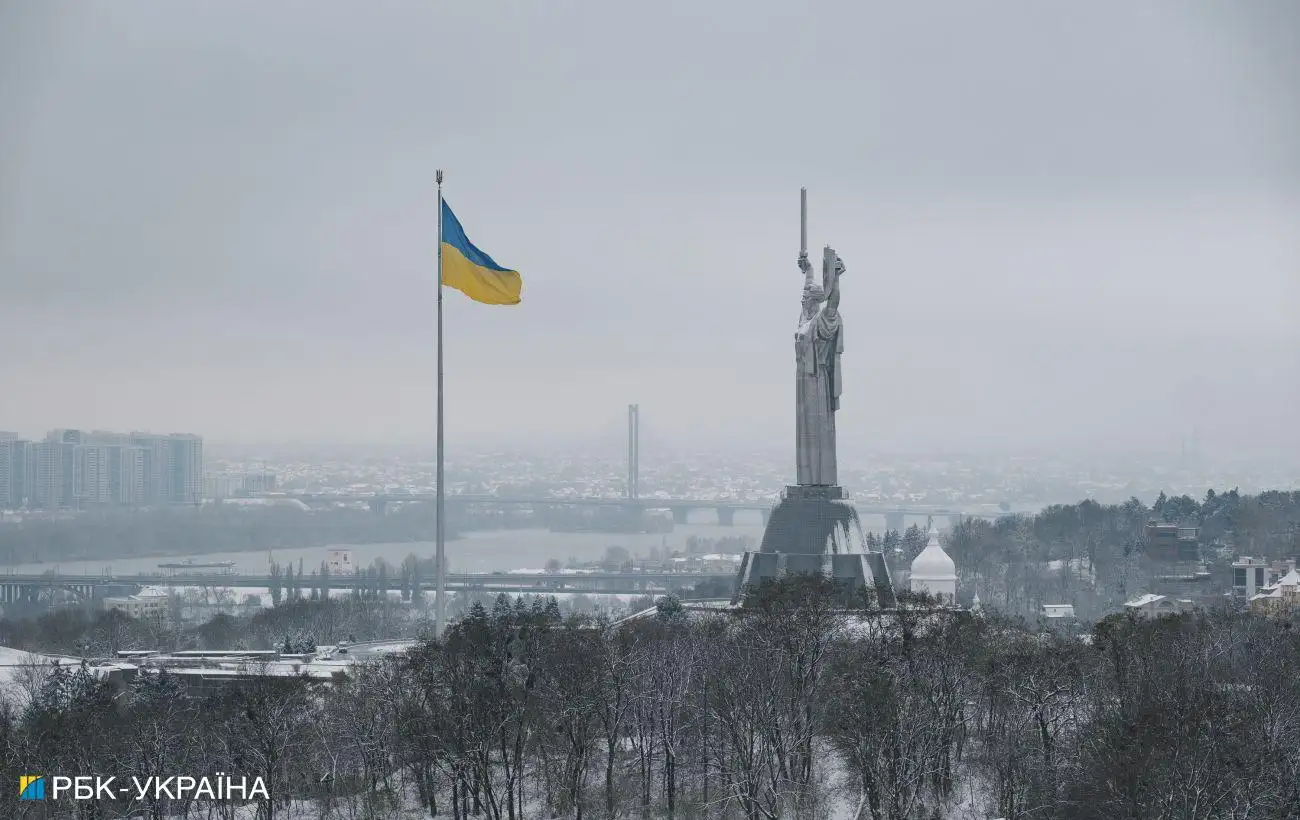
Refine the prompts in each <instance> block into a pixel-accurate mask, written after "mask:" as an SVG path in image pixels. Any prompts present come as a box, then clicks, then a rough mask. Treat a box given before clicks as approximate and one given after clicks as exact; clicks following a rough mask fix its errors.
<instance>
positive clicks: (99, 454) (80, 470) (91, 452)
mask: <svg viewBox="0 0 1300 820" xmlns="http://www.w3.org/2000/svg"><path fill="white" fill-rule="evenodd" d="M74 447H75V452H76V476H77V479H78V481H77V482H76V499H77V506H82V505H85V504H107V503H108V502H109V501H110V500H112V499H111V498H110V496H109V490H108V478H109V467H108V447H106V446H105V445H103V444H77V445H74Z"/></svg>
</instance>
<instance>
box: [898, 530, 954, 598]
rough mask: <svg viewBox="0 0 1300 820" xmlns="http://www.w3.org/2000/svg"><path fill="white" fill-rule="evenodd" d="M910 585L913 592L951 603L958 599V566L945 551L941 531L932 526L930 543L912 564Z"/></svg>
mask: <svg viewBox="0 0 1300 820" xmlns="http://www.w3.org/2000/svg"><path fill="white" fill-rule="evenodd" d="M909 583H910V584H911V588H912V591H913V592H924V593H926V594H929V595H933V596H934V597H936V598H938V599H939V600H941V601H946V602H948V603H951V602H952V601H953V600H954V599H955V598H956V597H957V565H956V564H955V563H953V560H952V559H951V558H949V557H948V553H946V552H944V551H943V546H942V545H941V544H940V543H939V530H938V529H937V528H936V527H935V526H934V525H933V524H931V525H930V542H929V543H928V544H926V545H925V549H923V550H921V554H920V555H918V556H916V560H915V561H913V562H912V572H911V575H910V576H909Z"/></svg>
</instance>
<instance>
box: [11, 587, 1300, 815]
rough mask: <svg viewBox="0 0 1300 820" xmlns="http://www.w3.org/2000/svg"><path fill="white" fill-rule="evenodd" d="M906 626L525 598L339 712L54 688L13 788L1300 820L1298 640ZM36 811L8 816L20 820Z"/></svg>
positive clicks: (801, 607)
mask: <svg viewBox="0 0 1300 820" xmlns="http://www.w3.org/2000/svg"><path fill="white" fill-rule="evenodd" d="M904 600H905V603H907V604H908V605H907V606H904V607H902V608H901V609H899V610H897V611H880V610H876V609H870V608H865V609H846V608H845V607H843V606H841V605H840V604H841V603H842V601H841V600H840V596H839V593H838V591H837V589H836V588H835V587H834V586H833V585H831V584H829V582H826V581H824V580H822V579H820V578H816V577H803V578H793V579H787V580H785V581H782V582H779V583H769V584H767V585H765V586H763V587H761V588H759V589H758V590H755V591H754V592H752V593H751V594H750V595H749V596H747V598H746V600H745V602H744V605H743V607H742V608H741V609H740V611H738V612H718V611H713V612H710V611H703V610H700V611H696V610H692V609H690V608H689V605H684V604H683V603H682V602H680V601H677V600H675V599H671V598H669V599H663V600H661V602H660V604H659V605H658V607H657V608H656V611H655V612H654V614H653V615H652V616H651V617H647V618H642V619H637V620H634V621H630V622H626V623H622V624H615V623H611V622H609V621H607V620H600V619H593V618H590V617H586V616H578V615H570V616H567V617H566V616H565V615H563V614H562V613H561V612H560V609H559V607H558V605H556V604H555V602H554V601H553V600H552V601H549V602H545V601H542V600H536V601H534V602H533V603H532V604H526V603H524V602H523V601H522V600H515V601H511V600H510V599H508V598H506V597H505V596H500V597H499V598H498V599H497V600H496V601H495V602H494V603H493V604H492V605H491V606H483V605H482V604H476V605H474V606H473V607H471V609H470V610H469V612H468V613H467V614H466V615H465V617H463V618H462V619H460V620H459V621H458V622H456V623H455V624H454V625H453V626H452V627H451V628H450V629H449V630H448V632H447V634H446V635H445V636H444V637H443V639H442V640H440V641H439V640H433V639H432V638H427V639H425V640H422V641H421V642H420V643H419V644H418V645H417V647H416V648H415V649H414V650H412V651H411V652H409V653H407V654H406V655H404V656H401V657H396V658H393V659H392V660H391V661H389V662H384V663H376V664H371V665H367V666H364V667H355V668H354V669H353V670H352V671H351V672H350V673H349V674H348V676H347V677H346V678H344V679H342V680H339V681H335V682H332V683H329V684H324V685H323V684H318V683H313V682H311V681H309V680H307V679H303V678H279V679H276V678H252V679H250V680H249V681H248V682H246V683H244V684H242V685H239V686H230V687H228V688H227V689H225V690H223V691H220V692H217V693H213V694H209V695H206V696H204V697H201V698H196V697H190V696H186V693H185V690H184V689H183V688H182V687H181V686H180V685H179V683H178V682H177V681H175V680H172V679H170V678H169V676H166V675H159V676H149V677H143V678H140V679H138V680H137V682H135V683H133V684H132V685H131V686H130V687H129V689H128V690H127V692H126V693H125V695H123V696H117V697H114V696H113V694H112V693H111V691H110V688H109V687H110V685H109V684H105V683H101V682H99V681H96V680H94V678H93V677H92V676H90V675H89V674H87V673H82V672H77V671H72V670H68V672H66V673H59V674H58V675H57V676H55V675H51V674H47V675H46V677H45V678H44V679H42V680H39V681H37V680H33V681H32V683H31V685H30V687H29V696H28V697H27V698H26V699H25V701H24V702H22V703H19V704H18V705H17V706H15V707H14V708H11V709H9V710H7V711H6V712H4V713H3V714H0V753H2V754H3V755H5V757H6V759H5V761H4V762H5V764H6V768H7V769H8V770H10V771H44V772H122V773H124V774H125V773H133V772H142V773H149V774H153V773H157V772H159V771H174V772H178V773H194V774H201V773H208V772H211V771H224V772H234V773H237V774H246V775H248V776H253V775H258V776H264V777H265V778H266V781H267V783H268V785H269V786H270V789H271V799H270V800H268V801H266V802H265V803H264V804H263V805H260V806H259V811H260V814H259V816H261V817H267V818H272V817H281V816H288V814H287V813H288V812H289V810H290V806H291V805H293V804H297V806H296V809H295V811H297V812H298V813H297V814H295V815H294V816H296V817H302V816H311V817H321V818H326V817H349V818H388V817H395V816H399V815H400V813H401V812H402V811H403V810H410V809H412V808H418V809H419V815H418V816H428V817H450V818H456V820H460V819H461V818H492V820H507V819H508V820H523V818H552V817H566V818H576V819H577V820H581V818H593V819H595V818H625V817H644V818H746V820H760V818H761V819H764V820H775V818H817V817H827V816H831V813H832V812H834V813H835V816H839V817H854V818H870V820H904V819H905V818H906V819H907V820H913V819H916V820H939V819H945V818H960V817H972V818H975V817H978V818H987V817H1005V818H1008V820H1030V819H1031V818H1034V819H1035V820H1037V819H1038V818H1043V819H1045V820H1051V819H1059V820H1247V818H1287V817H1295V816H1297V813H1300V777H1297V774H1300V718H1298V717H1297V711H1296V708H1295V704H1296V703H1297V702H1300V676H1297V675H1295V669H1296V668H1297V666H1298V665H1300V631H1298V630H1296V629H1295V628H1294V624H1293V622H1291V621H1288V620H1266V619H1261V618H1255V617H1251V616H1247V615H1243V614H1234V613H1224V612H1221V613H1212V614H1207V615H1199V616H1192V615H1186V616H1180V617H1170V618H1164V619H1161V620H1158V621H1154V622H1146V621H1140V620H1134V619H1132V618H1130V617H1126V616H1113V617H1111V618H1108V619H1106V620H1104V621H1103V622H1101V623H1100V624H1098V625H1097V627H1096V628H1095V630H1094V631H1093V632H1092V633H1090V634H1089V635H1088V636H1087V640H1080V639H1079V638H1077V637H1070V636H1066V635H1062V634H1056V633H1053V632H1050V631H1042V630H1040V629H1037V628H1034V627H1031V626H1028V625H1027V624H1026V623H1024V622H1020V621H1016V620H1012V619H1008V618H1004V617H1002V616H999V615H996V614H990V615H988V616H986V617H980V616H972V615H971V614H970V613H960V612H951V611H949V612H938V611H935V610H933V609H932V608H930V607H928V606H927V605H926V603H927V602H926V601H924V599H916V598H914V597H912V596H906V595H905V596H904ZM299 605H306V606H309V605H311V602H300V604H299ZM74 738H75V739H76V742H73V739H74ZM10 792H15V790H12V789H10V790H5V791H4V792H3V795H4V796H3V797H0V803H3V804H5V805H3V806H0V814H3V815H4V816H19V814H18V809H19V808H20V807H19V806H18V804H17V803H16V798H17V795H16V792H15V793H12V794H11V793H10ZM50 808H52V809H53V808H66V807H50ZM76 808H77V810H78V811H81V812H83V813H84V812H98V813H97V814H93V815H90V814H83V816H97V817H99V816H102V817H110V816H122V815H123V813H125V812H126V811H127V810H128V809H132V810H135V811H137V812H140V811H143V812H146V816H150V817H163V816H168V817H171V816H183V817H208V816H222V815H219V814H207V813H205V812H208V811H209V809H210V807H205V806H196V805H181V804H174V805H172V804H167V805H164V804H159V805H150V806H135V807H128V806H125V805H119V804H103V805H98V806H94V807H91V806H88V805H86V804H81V805H78V806H77V807H76Z"/></svg>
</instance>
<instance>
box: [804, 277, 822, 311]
mask: <svg viewBox="0 0 1300 820" xmlns="http://www.w3.org/2000/svg"><path fill="white" fill-rule="evenodd" d="M825 301H826V291H824V290H822V286H821V285H818V284H815V283H813V282H809V283H808V284H807V285H804V289H803V306H804V309H805V310H806V309H810V308H816V307H817V306H818V305H820V304H821V303H822V302H825Z"/></svg>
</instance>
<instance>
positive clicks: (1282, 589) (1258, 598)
mask: <svg viewBox="0 0 1300 820" xmlns="http://www.w3.org/2000/svg"><path fill="white" fill-rule="evenodd" d="M1297 609H1300V572H1297V571H1296V570H1294V569H1293V570H1291V571H1290V572H1288V573H1287V574H1286V575H1283V576H1282V577H1281V578H1279V579H1278V580H1277V581H1276V582H1274V583H1273V584H1271V585H1270V586H1267V587H1265V588H1263V589H1261V590H1260V591H1259V592H1257V593H1256V594H1255V595H1252V596H1251V598H1250V611H1251V612H1254V613H1256V614H1259V615H1281V614H1283V613H1287V612H1295V611H1296V610H1297Z"/></svg>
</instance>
